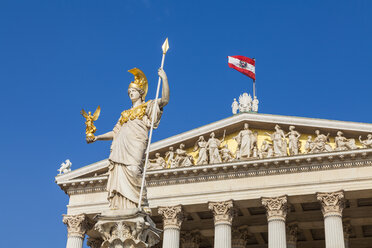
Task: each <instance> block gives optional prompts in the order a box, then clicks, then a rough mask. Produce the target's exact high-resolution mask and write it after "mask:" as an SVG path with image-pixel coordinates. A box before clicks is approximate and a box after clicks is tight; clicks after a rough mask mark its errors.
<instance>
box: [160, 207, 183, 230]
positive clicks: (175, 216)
mask: <svg viewBox="0 0 372 248" xmlns="http://www.w3.org/2000/svg"><path fill="white" fill-rule="evenodd" d="M158 213H159V214H160V215H161V216H163V224H164V229H165V228H176V229H180V228H181V224H182V221H183V213H182V206H181V205H177V206H170V207H159V209H158Z"/></svg>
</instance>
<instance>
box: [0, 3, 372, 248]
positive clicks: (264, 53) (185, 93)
mask: <svg viewBox="0 0 372 248" xmlns="http://www.w3.org/2000/svg"><path fill="white" fill-rule="evenodd" d="M371 11H372V2H371V1H368V0H365V1H317V0H316V1H294V0H293V1H247V0H244V1H243V0H242V1H163V0H159V1H151V0H143V1H135V0H130V1H125V0H120V1H119V0H111V1H94V0H90V1H76V0H74V1H73V0H69V1H64V0H61V1H46V0H45V1H38V0H34V1H17V0H1V1H0V23H1V24H0V83H1V90H0V104H1V106H2V113H1V122H0V123H1V124H0V125H1V139H0V144H1V152H0V153H1V154H2V156H1V159H2V161H1V169H0V170H1V172H0V174H1V186H0V194H1V198H2V203H1V207H0V208H1V213H2V214H3V215H2V223H3V224H2V225H0V232H1V233H3V234H5V236H4V237H6V238H4V239H2V241H1V247H7V246H13V245H14V240H18V242H17V245H18V246H19V247H22V246H31V247H39V248H42V247H50V246H51V245H52V246H53V247H65V242H66V228H65V226H64V225H63V224H62V221H61V220H62V214H63V213H65V211H66V205H67V203H68V202H67V200H68V198H67V196H66V195H65V194H64V193H63V192H62V191H61V190H60V189H59V188H58V186H57V185H55V184H54V176H55V175H56V174H57V169H58V168H59V164H60V163H61V162H63V161H64V160H65V159H66V158H69V159H70V160H71V161H72V163H73V168H79V167H81V166H84V165H87V164H89V163H92V162H95V161H97V160H101V159H104V158H106V157H107V156H108V153H109V146H110V143H109V142H99V143H98V142H97V143H95V144H90V145H87V144H86V143H85V141H84V136H85V134H84V120H83V117H82V116H81V115H80V114H79V112H80V110H81V108H84V109H88V110H94V109H95V108H96V107H97V105H100V106H101V108H102V112H101V116H100V118H99V120H98V121H97V122H96V126H97V128H98V131H97V133H98V134H99V133H102V132H106V131H109V130H111V129H112V128H113V126H114V124H115V123H116V121H117V119H118V117H119V114H120V113H121V111H123V110H124V109H127V108H129V107H130V101H129V98H128V96H127V87H128V84H129V82H130V81H131V80H132V75H131V74H130V73H128V72H127V70H128V69H131V68H133V67H139V68H141V69H142V70H143V71H144V72H145V73H146V75H147V77H148V80H149V82H150V85H149V94H148V99H151V98H153V97H154V95H155V89H156V82H157V69H158V67H159V66H160V60H161V48H160V47H161V45H162V43H163V41H164V39H165V38H166V37H169V41H170V50H169V52H168V54H167V57H166V61H165V71H166V73H167V74H168V78H169V84H170V87H171V100H170V102H169V105H168V106H167V107H166V108H165V112H164V115H163V118H162V121H161V124H160V127H159V129H158V130H156V131H155V133H154V140H155V141H156V140H160V139H163V138H166V137H169V136H172V135H175V134H177V133H179V132H183V131H187V130H190V129H193V128H196V127H199V126H201V125H204V124H208V123H210V122H213V121H217V120H220V119H222V118H226V117H229V116H231V109H230V106H231V102H232V100H233V98H234V97H238V96H239V94H241V93H243V92H244V91H248V92H251V91H252V81H251V80H250V79H249V78H248V77H246V76H244V75H242V74H240V73H239V72H237V71H234V70H233V69H231V68H229V67H228V66H227V58H226V57H227V56H228V55H245V56H248V57H255V58H256V73H257V75H256V77H257V94H258V98H259V100H260V102H261V103H260V110H259V111H260V112H261V113H269V114H280V115H292V116H304V117H316V118H326V119H337V120H346V121H356V122H367V123H371V122H372V116H371V114H370V113H371V106H372V98H371V91H372V86H371V81H372V80H371V75H370V72H371V66H372V62H371V61H372V46H371V44H372V17H371V13H372V12H371ZM4 223H5V224H4Z"/></svg>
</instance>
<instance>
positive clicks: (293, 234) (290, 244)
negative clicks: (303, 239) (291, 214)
mask: <svg viewBox="0 0 372 248" xmlns="http://www.w3.org/2000/svg"><path fill="white" fill-rule="evenodd" d="M297 236H298V225H297V223H289V224H288V225H287V248H296V247H297Z"/></svg>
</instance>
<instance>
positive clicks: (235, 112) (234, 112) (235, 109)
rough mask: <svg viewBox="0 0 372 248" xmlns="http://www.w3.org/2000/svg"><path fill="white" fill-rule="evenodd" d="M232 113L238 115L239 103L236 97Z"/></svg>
mask: <svg viewBox="0 0 372 248" xmlns="http://www.w3.org/2000/svg"><path fill="white" fill-rule="evenodd" d="M231 109H232V113H233V114H234V115H236V114H237V113H238V110H239V103H238V102H237V101H236V98H234V101H233V103H232V104H231Z"/></svg>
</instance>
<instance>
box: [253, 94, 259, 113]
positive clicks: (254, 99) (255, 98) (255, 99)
mask: <svg viewBox="0 0 372 248" xmlns="http://www.w3.org/2000/svg"><path fill="white" fill-rule="evenodd" d="M258 103H259V101H258V99H257V96H254V98H253V101H252V111H253V112H256V113H257V112H258Z"/></svg>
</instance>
